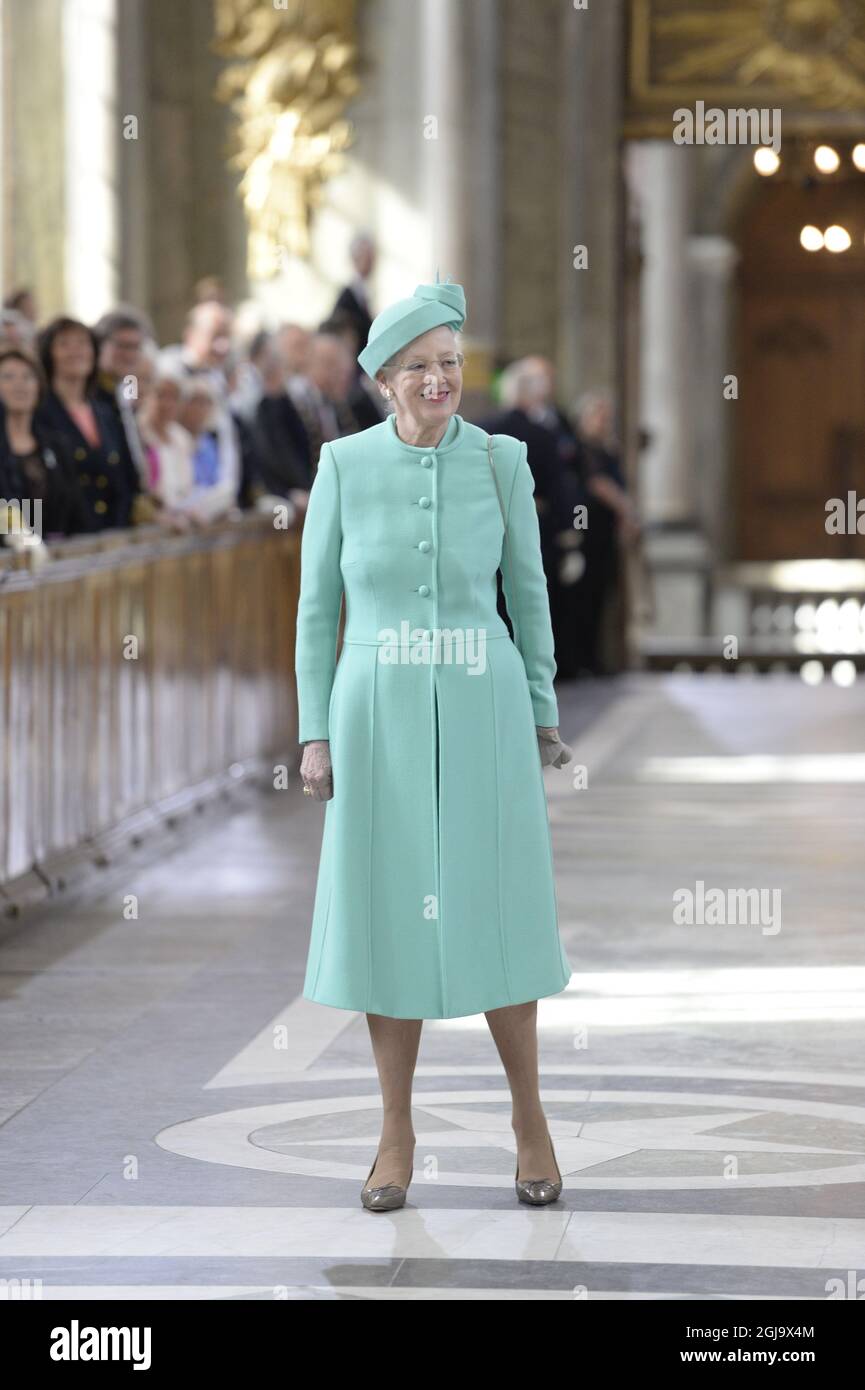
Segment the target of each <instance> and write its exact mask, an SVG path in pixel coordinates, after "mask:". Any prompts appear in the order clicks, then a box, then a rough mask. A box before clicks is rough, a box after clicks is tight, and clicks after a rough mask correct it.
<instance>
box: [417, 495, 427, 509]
mask: <svg viewBox="0 0 865 1390" xmlns="http://www.w3.org/2000/svg"><path fill="white" fill-rule="evenodd" d="M417 504H418V506H419V507H424V508H426V507H428V506H429V498H428V497H419V498H418V499H417Z"/></svg>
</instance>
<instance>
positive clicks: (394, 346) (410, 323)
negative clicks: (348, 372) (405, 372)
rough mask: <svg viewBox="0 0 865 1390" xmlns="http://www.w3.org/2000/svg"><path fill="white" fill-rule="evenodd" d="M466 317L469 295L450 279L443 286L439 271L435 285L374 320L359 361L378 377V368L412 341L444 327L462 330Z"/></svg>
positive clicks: (369, 373)
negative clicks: (432, 330) (432, 329)
mask: <svg viewBox="0 0 865 1390" xmlns="http://www.w3.org/2000/svg"><path fill="white" fill-rule="evenodd" d="M465 318H466V296H465V291H464V290H463V287H462V285H455V284H454V283H453V282H452V281H451V277H450V276H448V278H447V280H446V281H445V283H444V284H441V283H440V282H439V278H438V272H436V283H435V284H434V285H418V287H417V289H416V290H415V292H414V294H413V295H412V296H411V298H410V299H398V300H397V301H396V303H395V304H391V305H389V306H388V308H387V309H382V311H381V313H380V314H378V315H377V316H376V317H375V318H374V319H373V321H372V327H371V328H370V330H369V342H368V343H367V345H366V347H365V348H364V350H363V352H359V353H358V355H357V360H358V362H359V363H360V365H361V366H362V367H363V369H364V371H365V372H366V373H367V374H368V375H369V376H371V377H375V374H376V372H377V371H378V369H379V367H383V366H384V364H385V362H388V361H389V360H390V358H391V357H393V355H394V353H395V352H399V350H400V348H401V347H405V345H406V343H410V342H411V341H412V339H413V338H418V337H420V335H421V333H428V332H429V330H430V329H431V328H439V327H440V326H441V325H442V324H449V325H450V326H451V328H462V326H463V324H464V323H465Z"/></svg>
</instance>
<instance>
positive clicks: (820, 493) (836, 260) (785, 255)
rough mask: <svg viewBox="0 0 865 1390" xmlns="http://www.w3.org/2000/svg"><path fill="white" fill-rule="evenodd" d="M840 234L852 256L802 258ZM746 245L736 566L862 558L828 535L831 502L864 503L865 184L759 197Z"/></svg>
mask: <svg viewBox="0 0 865 1390" xmlns="http://www.w3.org/2000/svg"><path fill="white" fill-rule="evenodd" d="M835 223H837V224H840V225H842V226H845V227H846V228H847V230H848V231H849V232H850V234H851V236H852V237H853V244H852V246H851V247H850V249H849V250H847V251H845V252H843V253H840V254H834V255H833V254H832V253H831V252H829V251H825V250H822V251H818V252H812V253H809V252H807V251H805V250H804V249H803V248H802V247H801V246H800V244H799V231H800V229H801V227H802V226H803V225H806V224H812V225H814V226H818V227H820V229H821V230H823V229H825V227H827V226H831V225H832V224H835ZM739 244H740V251H741V261H740V267H739V331H738V373H737V374H738V378H739V401H738V403H737V404H736V405H735V406H733V408H734V409H736V411H737V422H738V430H737V445H736V451H737V457H736V513H737V515H736V534H737V551H738V556H739V558H740V559H742V560H781V559H810V558H825V557H829V558H832V559H848V558H851V557H865V535H858V534H857V533H856V532H855V531H854V532H853V533H852V534H843V535H830V534H828V533H827V531H826V504H827V502H828V501H829V499H830V498H834V497H840V498H844V499H846V498H847V494H848V492H849V491H854V492H855V493H856V495H857V497H860V498H865V179H863V181H862V183H861V184H860V183H858V182H856V183H849V184H848V183H841V184H838V185H836V184H824V185H819V186H817V187H816V188H812V189H802V188H798V187H796V186H794V185H792V184H779V185H775V186H770V187H767V188H765V189H761V191H760V194H759V196H758V197H757V199H756V200H755V202H754V203H753V204H752V206H751V208H750V210H749V213H748V214H747V216H746V218H745V221H744V224H743V226H742V228H741V230H740V239H739ZM731 404H732V403H731ZM863 524H865V523H863Z"/></svg>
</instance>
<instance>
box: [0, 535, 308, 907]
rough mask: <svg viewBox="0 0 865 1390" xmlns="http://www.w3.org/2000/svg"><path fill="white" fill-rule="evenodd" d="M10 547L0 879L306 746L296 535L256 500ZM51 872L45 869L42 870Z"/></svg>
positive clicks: (1, 597) (0, 600) (3, 625)
mask: <svg viewBox="0 0 865 1390" xmlns="http://www.w3.org/2000/svg"><path fill="white" fill-rule="evenodd" d="M50 550H51V559H50V561H49V563H48V564H47V565H44V566H42V567H41V568H40V569H38V570H36V569H34V568H33V567H32V565H28V564H27V562H26V561H25V560H24V559H23V558H22V557H20V556H17V555H15V556H13V555H12V554H11V552H10V551H8V550H6V549H3V550H0V891H3V892H4V895H5V896H6V898H7V901H8V900H9V898H10V893H9V885H11V884H12V883H13V882H15V881H17V880H20V879H21V877H22V876H25V875H28V874H33V872H34V871H36V872H40V866H45V865H50V864H51V863H52V861H53V860H54V859H55V857H56V856H58V855H63V854H67V853H68V852H70V851H75V850H77V849H78V848H79V847H82V846H85V845H92V844H93V843H94V842H96V841H97V840H98V837H99V836H100V835H103V834H104V833H105V832H109V831H111V830H112V829H113V828H115V827H117V826H119V825H121V824H122V823H124V822H126V821H128V820H129V818H130V817H134V816H135V815H136V813H140V812H143V811H147V810H153V809H156V808H160V807H164V806H166V805H168V804H170V803H171V800H172V798H173V797H177V796H178V794H181V793H183V792H184V791H185V790H187V789H190V788H194V787H200V786H202V785H205V784H207V783H208V782H213V781H214V779H216V780H218V779H220V778H225V777H228V776H229V775H230V774H231V772H232V770H233V771H234V772H239V771H241V770H242V769H243V768H244V767H245V766H246V765H248V764H250V765H251V764H253V763H255V762H256V761H261V760H263V759H267V758H269V757H270V758H272V757H274V756H277V755H279V754H283V755H284V754H285V753H286V751H287V750H291V748H292V747H293V746H294V745H295V744H296V737H297V707H296V692H295V685H294V636H295V617H296V610H297V596H298V587H299V574H300V539H299V535H298V534H297V533H293V532H286V531H279V530H275V529H274V526H273V521H272V518H271V517H269V516H267V515H256V514H248V515H246V516H244V517H242V518H241V519H240V520H237V521H233V522H230V523H225V524H224V525H221V526H218V527H214V528H212V529H210V530H208V531H205V532H199V533H197V534H194V535H188V536H176V535H175V536H172V535H168V534H166V533H165V532H164V531H163V530H162V529H161V528H158V527H147V528H135V529H134V530H130V531H122V532H107V533H104V534H103V535H101V536H97V537H93V536H87V537H83V536H82V537H76V538H72V539H69V540H66V541H63V542H60V543H58V544H55V545H52V546H51V547H50ZM46 881H48V879H47V877H46Z"/></svg>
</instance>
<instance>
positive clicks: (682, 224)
mask: <svg viewBox="0 0 865 1390" xmlns="http://www.w3.org/2000/svg"><path fill="white" fill-rule="evenodd" d="M691 159H692V151H690V150H688V149H684V148H682V147H680V146H677V145H674V144H673V143H672V141H666V140H664V141H662V140H651V141H645V142H643V143H641V144H639V145H635V146H632V147H631V148H630V150H629V157H628V169H629V180H630V183H631V189H632V193H633V195H634V196H635V197H636V199H637V202H638V206H639V221H640V229H641V247H642V255H643V261H642V273H641V315H640V392H639V409H640V424H641V427H642V429H643V430H644V431H645V435H646V443H645V447H644V449H643V451H642V456H641V461H640V468H639V484H640V486H639V501H640V507H641V511H642V515H643V520H644V522H645V524H646V537H645V547H646V556H647V561H648V564H649V566H650V569H651V571H652V573H653V579H654V588H655V599H656V617H655V622H654V635H656V636H663V637H666V638H675V637H678V638H688V637H694V636H698V635H700V634H701V633H702V632H703V631H704V630H705V623H706V604H707V579H708V555H707V549H706V544H705V540H704V537H703V535H702V533H701V531H700V528H699V524H698V521H697V513H696V509H697V489H696V485H695V473H696V466H695V465H696V457H695V435H694V423H693V414H692V410H693V373H694V365H693V358H692V331H691V328H692V325H691V323H690V320H689V312H688V311H689V306H690V301H689V280H688V271H689V266H688V236H689V230H690V221H691V198H690V192H691V177H692V173H693V164H692V163H691V162H690V161H691Z"/></svg>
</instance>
